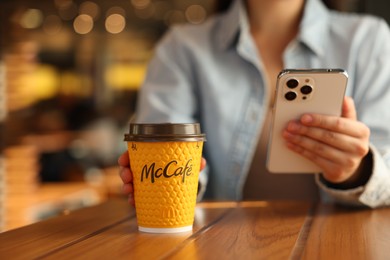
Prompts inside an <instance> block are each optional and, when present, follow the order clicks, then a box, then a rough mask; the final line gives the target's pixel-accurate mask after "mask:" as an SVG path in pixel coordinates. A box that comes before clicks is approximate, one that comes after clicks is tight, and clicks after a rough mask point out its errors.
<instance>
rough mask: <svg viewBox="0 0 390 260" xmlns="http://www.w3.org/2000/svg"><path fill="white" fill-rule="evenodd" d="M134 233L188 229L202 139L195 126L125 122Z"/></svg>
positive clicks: (203, 137) (192, 213)
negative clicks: (128, 124)
mask: <svg viewBox="0 0 390 260" xmlns="http://www.w3.org/2000/svg"><path fill="white" fill-rule="evenodd" d="M125 141H126V142H127V146H128V151H129V157H130V167H131V171H132V172H133V177H134V179H133V184H134V200H135V207H136V214H137V222H138V229H139V230H140V231H143V232H152V233H175V232H184V231H190V230H192V225H193V222H194V211H195V204H196V197H197V190H198V178H199V170H200V164H201V158H202V148H203V142H204V141H205V135H204V134H202V133H201V130H200V125H199V124H198V123H191V124H171V123H164V124H130V131H129V133H128V134H125Z"/></svg>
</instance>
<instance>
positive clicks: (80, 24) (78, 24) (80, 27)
mask: <svg viewBox="0 0 390 260" xmlns="http://www.w3.org/2000/svg"><path fill="white" fill-rule="evenodd" d="M73 28H74V31H75V32H76V33H78V34H87V33H89V32H90V31H91V30H92V29H93V19H92V17H91V16H89V15H87V14H80V15H79V16H77V17H76V19H75V20H74V22H73Z"/></svg>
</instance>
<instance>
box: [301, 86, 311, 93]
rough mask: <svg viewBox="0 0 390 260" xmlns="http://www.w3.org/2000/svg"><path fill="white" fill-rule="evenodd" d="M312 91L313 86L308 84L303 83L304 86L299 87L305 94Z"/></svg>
mask: <svg viewBox="0 0 390 260" xmlns="http://www.w3.org/2000/svg"><path fill="white" fill-rule="evenodd" d="M312 91H313V88H312V87H311V86H309V85H305V86H303V87H301V93H302V94H305V95H307V94H310V93H311V92H312Z"/></svg>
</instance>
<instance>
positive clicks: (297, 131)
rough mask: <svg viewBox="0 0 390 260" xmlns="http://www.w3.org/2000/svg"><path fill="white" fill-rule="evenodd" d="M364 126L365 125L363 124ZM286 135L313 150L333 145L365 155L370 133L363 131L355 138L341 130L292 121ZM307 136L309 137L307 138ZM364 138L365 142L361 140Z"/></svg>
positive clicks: (294, 141) (320, 149) (287, 137)
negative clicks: (340, 131) (309, 125)
mask: <svg viewBox="0 0 390 260" xmlns="http://www.w3.org/2000/svg"><path fill="white" fill-rule="evenodd" d="M359 126H360V125H359ZM361 127H363V126H361ZM286 130H287V131H285V132H284V133H283V135H284V137H285V138H286V139H288V140H290V141H292V142H293V143H300V142H302V144H303V146H304V147H306V148H310V149H312V150H318V151H322V150H324V149H325V146H326V145H328V146H331V147H334V148H337V149H339V150H342V151H345V152H350V153H357V154H360V155H365V154H366V153H367V149H368V147H367V142H366V141H368V136H369V134H368V133H365V130H361V132H362V133H363V134H362V136H360V137H359V138H355V137H352V136H349V135H346V134H342V133H339V132H333V131H331V130H328V129H322V128H317V127H308V126H305V125H302V124H299V123H297V122H294V121H292V122H290V123H289V124H288V125H287V129H286ZM306 137H307V138H306ZM361 139H362V140H364V142H362V141H361ZM315 141H317V142H315Z"/></svg>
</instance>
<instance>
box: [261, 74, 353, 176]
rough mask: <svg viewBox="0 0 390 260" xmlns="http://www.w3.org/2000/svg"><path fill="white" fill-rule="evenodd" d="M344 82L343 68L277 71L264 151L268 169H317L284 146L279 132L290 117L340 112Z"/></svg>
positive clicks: (313, 171) (280, 170) (298, 171)
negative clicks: (268, 135)
mask: <svg viewBox="0 0 390 260" xmlns="http://www.w3.org/2000/svg"><path fill="white" fill-rule="evenodd" d="M347 82H348V74H347V72H346V71H345V70H343V69H310V70H293V69H287V70H283V71H281V72H280V73H279V75H278V78H277V85H276V92H275V100H274V105H273V108H272V123H271V132H270V139H269V142H268V150H267V168H268V170H269V171H270V172H272V173H319V172H321V169H320V168H319V167H318V166H317V165H316V164H314V163H313V162H312V161H310V160H308V159H306V158H305V157H303V156H301V155H300V154H297V153H295V152H293V151H291V150H290V149H288V147H287V145H286V141H285V140H284V139H283V137H282V132H283V130H284V129H285V128H286V126H287V124H288V122H289V121H290V120H294V119H299V118H300V117H301V116H302V115H303V114H305V113H316V114H325V115H334V116H339V115H341V110H342V103H343V99H344V95H345V90H346V87H347Z"/></svg>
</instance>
